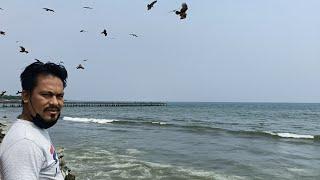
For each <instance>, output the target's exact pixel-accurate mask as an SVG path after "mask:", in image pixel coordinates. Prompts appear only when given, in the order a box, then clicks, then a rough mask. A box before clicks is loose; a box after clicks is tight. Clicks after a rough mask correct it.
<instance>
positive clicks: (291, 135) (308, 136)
mask: <svg viewBox="0 0 320 180" xmlns="http://www.w3.org/2000/svg"><path fill="white" fill-rule="evenodd" d="M265 133H267V134H271V135H273V136H279V137H282V138H294V139H314V138H315V136H313V135H303V134H302V135H301V134H294V133H275V132H271V131H265Z"/></svg>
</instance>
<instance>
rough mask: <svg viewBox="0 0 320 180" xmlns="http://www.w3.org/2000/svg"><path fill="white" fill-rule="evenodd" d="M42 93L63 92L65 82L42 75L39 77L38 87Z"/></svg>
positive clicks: (51, 76)
mask: <svg viewBox="0 0 320 180" xmlns="http://www.w3.org/2000/svg"><path fill="white" fill-rule="evenodd" d="M36 88H40V89H41V91H43V90H44V91H57V90H58V91H63V82H62V81H61V79H60V78H58V77H56V76H53V75H40V76H38V77H37V86H36Z"/></svg>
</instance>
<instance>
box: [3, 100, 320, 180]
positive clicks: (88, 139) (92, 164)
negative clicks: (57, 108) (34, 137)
mask: <svg viewBox="0 0 320 180" xmlns="http://www.w3.org/2000/svg"><path fill="white" fill-rule="evenodd" d="M18 112H20V109H19V108H2V109H0V113H6V114H7V116H8V117H13V118H14V117H16V114H18ZM319 112H320V104H301V103H300V104H299V103H297V104H294V103H291V104H290V103H287V104H286V103H168V106H164V107H82V108H81V107H80V108H71V107H70V108H69V107H68V108H64V110H63V112H62V115H61V119H60V120H59V122H58V123H57V124H56V125H55V126H54V127H53V128H50V129H49V132H50V134H51V138H52V140H53V142H54V144H55V146H56V147H59V146H61V147H64V148H65V150H64V153H65V159H66V161H67V162H68V167H70V168H71V169H72V170H73V172H74V173H75V175H76V177H77V179H84V180H88V179H90V180H91V179H92V180H93V179H94V180H96V179H101V180H102V179H210V180H211V179H218V180H222V179H223V180H225V179H226V180H228V179H249V180H250V179H288V180H289V179H310V180H311V179H319V178H320V173H319V171H318V170H319V168H320V165H319V163H318V162H319V161H320V155H319V153H318V152H319V151H320V141H319V139H318V135H319V134H320V130H319V129H320V127H319V126H320V125H319V117H320V113H319Z"/></svg>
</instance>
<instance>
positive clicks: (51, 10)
mask: <svg viewBox="0 0 320 180" xmlns="http://www.w3.org/2000/svg"><path fill="white" fill-rule="evenodd" d="M43 9H44V10H46V11H50V12H54V10H53V9H49V8H43Z"/></svg>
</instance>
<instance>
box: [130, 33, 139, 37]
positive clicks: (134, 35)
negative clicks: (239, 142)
mask: <svg viewBox="0 0 320 180" xmlns="http://www.w3.org/2000/svg"><path fill="white" fill-rule="evenodd" d="M129 35H130V36H133V37H138V35H136V34H133V33H131V34H129Z"/></svg>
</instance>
